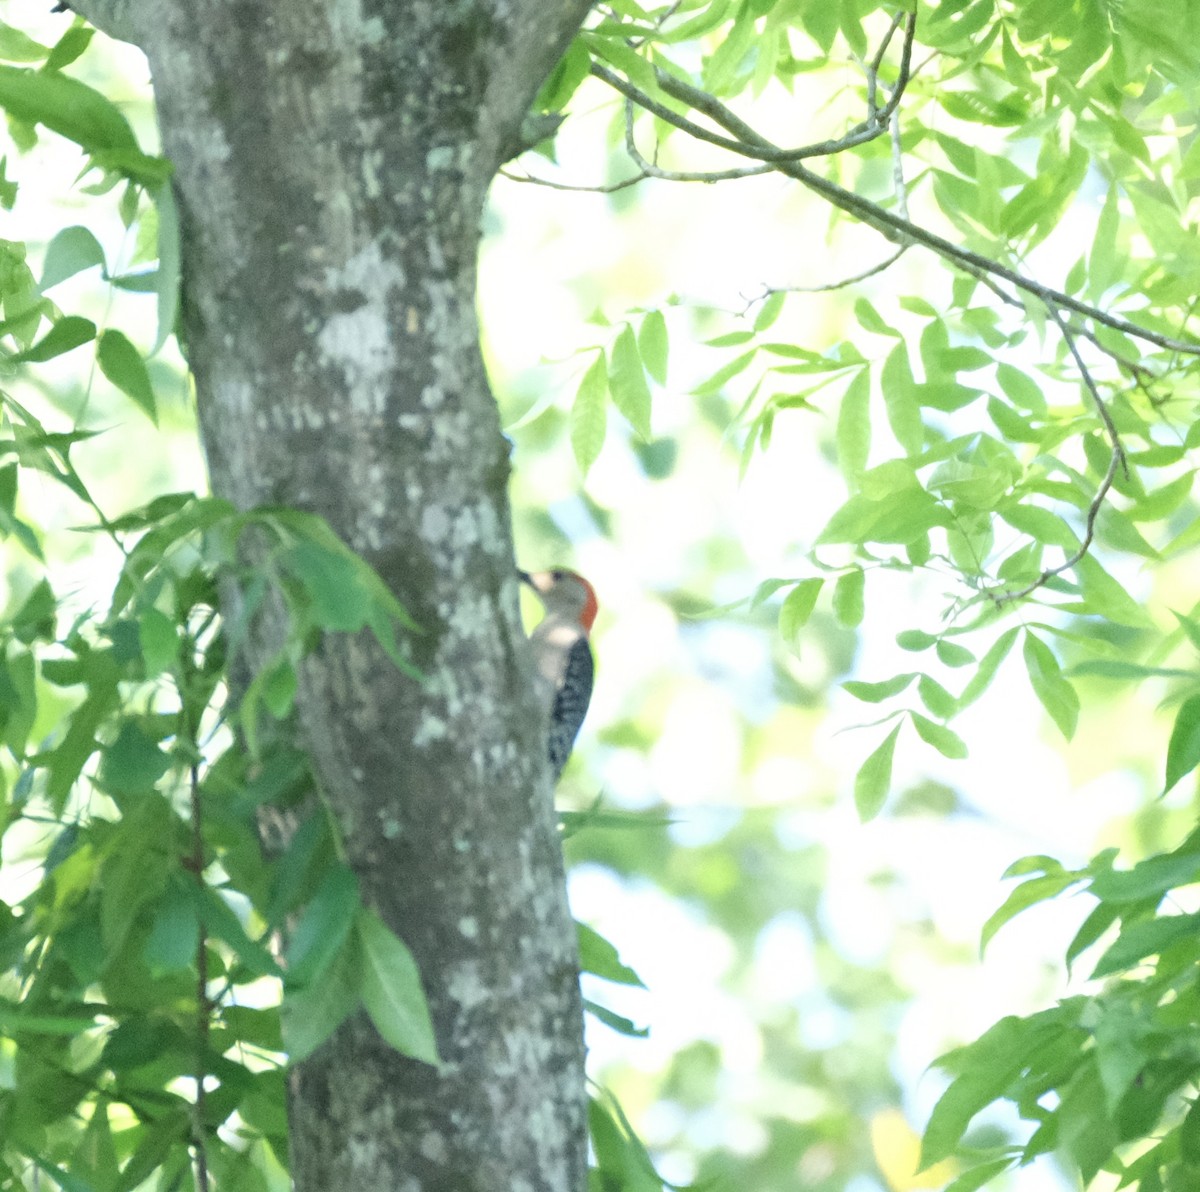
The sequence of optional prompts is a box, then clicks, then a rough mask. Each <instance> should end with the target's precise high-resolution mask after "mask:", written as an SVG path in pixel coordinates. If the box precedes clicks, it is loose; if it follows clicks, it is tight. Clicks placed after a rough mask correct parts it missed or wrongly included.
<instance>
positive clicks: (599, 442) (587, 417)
mask: <svg viewBox="0 0 1200 1192" xmlns="http://www.w3.org/2000/svg"><path fill="white" fill-rule="evenodd" d="M607 394H608V368H607V365H606V363H605V360H604V353H603V352H597V354H596V359H595V360H593V361H592V363H591V365H590V367H589V368H588V370H587V372H585V373H584V374H583V380H582V381H580V382H579V389H578V391H577V392H576V394H575V402H574V404H573V405H572V406H571V449H572V450H573V451H574V452H575V462H576V464H578V466H579V470H580V471H581V472H582V473H583V474H584V475H587V473H588V471H589V470H590V468H591V466H592V464H594V463H595V462H596V460H597V459H599V458H600V448H601V447H603V446H604V434H605V424H606V422H607V420H608V418H607V410H606V405H605V399H606V397H607Z"/></svg>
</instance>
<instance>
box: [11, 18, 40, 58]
mask: <svg viewBox="0 0 1200 1192" xmlns="http://www.w3.org/2000/svg"><path fill="white" fill-rule="evenodd" d="M48 53H49V50H47V48H46V47H45V46H44V45H42V44H41V42H37V41H34V40H33V38H32V37H30V36H29V35H28V34H27V33H22V32H21V30H20V29H14V28H13V27H12V26H11V25H7V24H5V23H4V22H3V21H0V58H3V59H4V60H5V61H6V62H41V60H42V59H43V58H45V57H46V55H47V54H48Z"/></svg>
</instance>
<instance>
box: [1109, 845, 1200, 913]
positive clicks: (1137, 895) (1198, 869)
mask: <svg viewBox="0 0 1200 1192" xmlns="http://www.w3.org/2000/svg"><path fill="white" fill-rule="evenodd" d="M1197 880H1200V853H1195V852H1192V851H1180V852H1174V853H1165V854H1160V855H1158V856H1154V857H1147V858H1146V860H1144V861H1139V862H1138V863H1137V864H1136V865H1135V866H1134V867H1133V868H1132V869H1107V870H1104V871H1103V872H1101V873H1098V874H1097V875H1096V876H1095V877H1094V878H1093V879H1092V883H1091V885H1090V886H1089V887H1088V890H1089V891H1090V892H1091V893H1092V894H1094V895H1095V896H1096V897H1097V898H1099V899H1101V900H1102V901H1104V902H1115V903H1130V902H1154V903H1157V902H1159V901H1161V900H1162V898H1163V897H1164V896H1165V895H1166V894H1167V893H1169V892H1170V891H1171V890H1174V889H1175V888H1176V887H1177V886H1190V885H1191V884H1192V883H1193V882H1195V881H1197Z"/></svg>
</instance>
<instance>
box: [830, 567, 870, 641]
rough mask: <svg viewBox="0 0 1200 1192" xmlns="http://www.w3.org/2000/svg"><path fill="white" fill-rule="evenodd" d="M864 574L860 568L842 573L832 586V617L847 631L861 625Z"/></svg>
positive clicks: (863, 606) (864, 585) (863, 605)
mask: <svg viewBox="0 0 1200 1192" xmlns="http://www.w3.org/2000/svg"><path fill="white" fill-rule="evenodd" d="M866 579H867V577H866V572H864V571H863V569H862V568H861V567H855V568H853V570H851V571H846V572H843V573H842V574H841V575H839V576H838V578H837V583H835V584H834V586H833V615H834V616H835V617H837V619H838V621H839V622H840V623H841V624H842V625H845V626H846V627H847V628H848V629H854V628H855V627H856V626H858V625H860V624H862V619H863V613H864V611H865V603H864V595H865V587H866Z"/></svg>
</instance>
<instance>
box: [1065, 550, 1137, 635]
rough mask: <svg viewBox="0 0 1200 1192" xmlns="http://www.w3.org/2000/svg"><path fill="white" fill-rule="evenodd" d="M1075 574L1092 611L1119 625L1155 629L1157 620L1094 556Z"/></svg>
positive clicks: (1083, 562) (1081, 564)
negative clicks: (1155, 620)
mask: <svg viewBox="0 0 1200 1192" xmlns="http://www.w3.org/2000/svg"><path fill="white" fill-rule="evenodd" d="M1075 574H1076V576H1077V577H1078V579H1079V587H1080V590H1081V592H1082V595H1083V599H1084V600H1085V601H1087V604H1088V611H1089V612H1093V613H1099V614H1100V615H1101V616H1104V617H1107V618H1108V619H1109V620H1110V621H1114V622H1115V623H1116V624H1118V625H1131V626H1133V627H1134V628H1135V629H1153V628H1154V627H1155V625H1154V619H1153V618H1152V617H1151V616H1150V614H1149V613H1147V612H1146V609H1145V606H1144V605H1143V604H1140V603H1139V602H1138V601H1136V600H1135V599H1134V598H1133V597H1132V596H1130V594H1129V593H1128V592H1127V591H1126V590H1125V588H1124V587H1123V586H1122V585H1121V584H1119V583H1117V581H1116V580H1115V579H1113V577H1112V576H1111V575H1109V574H1108V572H1107V571H1105V570H1104V568H1103V567H1101V566H1100V564H1099V563H1098V562H1096V560H1095V559H1094V558H1093V557H1092V556H1091V555H1084V557H1083V558H1082V559H1080V560H1079V562H1078V563H1077V564H1076V565H1075Z"/></svg>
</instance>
